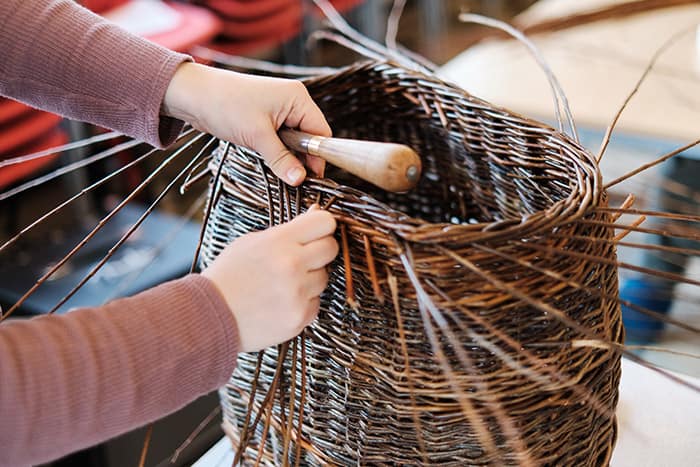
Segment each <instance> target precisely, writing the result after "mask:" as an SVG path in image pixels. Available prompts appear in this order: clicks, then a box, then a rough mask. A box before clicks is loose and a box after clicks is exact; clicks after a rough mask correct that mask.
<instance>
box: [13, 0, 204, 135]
mask: <svg viewBox="0 0 700 467" xmlns="http://www.w3.org/2000/svg"><path fill="white" fill-rule="evenodd" d="M0 57H2V60H0V94H1V95H4V96H7V97H11V98H13V99H17V100H19V101H22V102H25V103H27V104H29V105H32V106H34V107H37V108H40V109H43V110H48V111H50V112H54V113H57V114H60V115H63V116H66V117H68V118H72V119H75V120H81V121H87V122H90V123H94V124H96V125H100V126H103V127H107V128H111V129H114V130H117V131H120V132H122V133H124V134H127V135H129V136H133V137H134V138H136V139H140V140H143V141H146V142H147V143H149V144H151V145H153V146H157V147H164V146H167V145H168V144H170V143H172V142H173V141H174V139H175V138H176V137H177V135H178V134H179V132H180V130H181V129H182V125H183V122H181V121H179V120H176V119H173V118H170V117H166V116H162V115H160V108H161V103H162V101H163V97H164V96H165V91H166V89H167V87H168V84H169V82H170V80H171V78H172V76H173V74H174V73H175V70H176V69H177V67H178V66H179V65H180V64H181V63H182V62H183V61H186V60H190V57H188V56H187V55H182V54H178V53H176V52H173V51H171V50H168V49H165V48H163V47H161V46H159V45H156V44H154V43H152V42H149V41H147V40H145V39H142V38H139V37H137V36H135V35H133V34H130V33H128V32H126V31H124V30H123V29H121V28H120V27H118V26H116V25H114V24H112V23H110V22H108V21H106V20H105V19H103V18H101V17H99V16H97V15H95V14H93V13H92V12H90V11H88V10H87V9H85V8H83V7H81V6H79V5H78V4H76V3H75V2H74V1H72V0H2V1H0Z"/></svg>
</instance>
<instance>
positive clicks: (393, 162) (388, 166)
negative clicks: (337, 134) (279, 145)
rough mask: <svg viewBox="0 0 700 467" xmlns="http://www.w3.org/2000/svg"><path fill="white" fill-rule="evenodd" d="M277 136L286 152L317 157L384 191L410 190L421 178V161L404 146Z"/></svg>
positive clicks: (292, 133)
mask: <svg viewBox="0 0 700 467" xmlns="http://www.w3.org/2000/svg"><path fill="white" fill-rule="evenodd" d="M279 135H280V138H281V139H282V141H283V142H284V144H286V145H287V146H288V147H289V148H291V149H293V150H295V151H300V152H305V153H307V154H311V155H312V156H318V157H320V158H322V159H324V160H326V161H327V162H330V163H331V164H333V165H335V166H336V167H340V168H341V169H344V170H347V171H348V172H350V173H351V174H353V175H356V176H358V177H360V178H362V179H363V180H366V181H368V182H370V183H372V184H374V185H376V186H378V187H379V188H383V189H385V190H387V191H393V192H401V191H407V190H410V189H411V188H413V187H415V186H416V184H417V183H418V179H419V178H420V173H421V161H420V157H418V154H416V153H415V151H413V149H411V148H409V147H408V146H404V145H403V144H395V143H380V142H374V141H360V140H356V139H344V138H326V137H323V136H315V135H310V134H308V133H303V132H301V131H296V130H289V129H282V130H280V131H279Z"/></svg>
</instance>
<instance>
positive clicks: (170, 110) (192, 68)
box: [161, 62, 206, 123]
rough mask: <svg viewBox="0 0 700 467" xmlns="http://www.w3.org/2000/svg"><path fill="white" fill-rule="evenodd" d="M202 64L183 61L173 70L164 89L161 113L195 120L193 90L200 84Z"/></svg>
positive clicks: (181, 118) (186, 119) (195, 100)
mask: <svg viewBox="0 0 700 467" xmlns="http://www.w3.org/2000/svg"><path fill="white" fill-rule="evenodd" d="M205 69H206V67H205V66H204V65H199V64H197V63H192V62H183V63H182V64H180V66H179V67H178V68H177V69H176V70H175V73H174V74H173V77H172V78H171V80H170V83H169V84H168V88H167V89H166V91H165V96H164V98H163V103H162V104H161V114H162V115H166V116H168V117H174V118H177V119H179V120H184V121H186V122H189V123H193V122H195V121H196V119H197V116H196V111H195V108H194V103H196V102H197V99H196V97H195V92H196V90H197V89H199V88H200V86H202V84H201V83H202V80H203V76H204V75H203V71H204V70H205Z"/></svg>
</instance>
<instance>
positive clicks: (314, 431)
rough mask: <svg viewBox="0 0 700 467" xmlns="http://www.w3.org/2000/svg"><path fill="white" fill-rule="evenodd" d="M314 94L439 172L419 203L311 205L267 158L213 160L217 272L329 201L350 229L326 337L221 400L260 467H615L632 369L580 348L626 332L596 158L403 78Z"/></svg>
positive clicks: (318, 196)
mask: <svg viewBox="0 0 700 467" xmlns="http://www.w3.org/2000/svg"><path fill="white" fill-rule="evenodd" d="M307 84H308V87H309V90H310V92H311V94H312V96H313V97H314V98H315V99H316V101H317V102H318V103H319V105H320V106H321V108H322V109H323V111H324V112H325V114H326V116H327V117H328V118H329V122H330V123H331V126H332V127H333V130H334V133H335V135H336V136H343V137H353V138H361V139H370V140H380V141H392V142H399V143H404V144H408V145H409V146H411V147H413V148H415V149H416V151H417V152H418V153H419V154H420V155H421V157H422V160H423V165H424V172H423V177H422V180H421V182H420V184H419V186H418V187H417V188H416V189H415V190H413V191H411V192H409V193H406V194H390V193H386V192H382V191H381V190H379V189H376V188H373V187H371V186H368V185H366V184H363V183H362V182H360V181H358V180H354V179H352V178H350V177H349V176H346V175H344V174H340V173H333V172H332V171H331V172H329V173H328V174H327V175H328V178H326V179H322V180H320V179H311V180H308V181H307V182H305V183H304V184H303V186H302V187H301V188H300V189H294V188H289V187H287V186H285V185H283V184H281V183H280V181H279V180H278V179H277V178H276V177H275V176H274V175H272V173H271V172H270V171H269V169H267V168H266V167H264V165H263V163H262V161H261V159H260V158H259V157H258V156H257V155H256V154H255V153H253V152H251V151H249V150H246V149H244V148H240V147H230V148H229V149H228V152H227V156H228V157H227V158H226V160H225V161H224V162H223V163H222V162H221V156H222V154H223V152H224V150H225V148H227V147H226V146H223V145H222V146H220V148H219V150H218V151H217V153H216V154H215V156H216V157H215V158H214V159H213V162H212V164H211V168H212V172H213V173H214V174H216V173H217V171H218V169H219V167H221V174H220V177H215V178H214V180H215V181H216V183H214V184H213V190H214V193H215V194H214V195H213V198H212V199H213V200H214V202H213V204H212V210H211V216H210V218H209V219H208V223H207V227H206V232H205V238H204V246H203V250H202V262H203V264H204V265H206V264H209V263H210V262H211V261H212V259H213V258H214V257H215V256H216V255H217V253H218V252H219V251H221V249H222V248H223V247H224V246H225V245H226V244H227V243H228V242H230V241H231V240H232V239H234V238H236V237H238V236H240V235H243V234H245V233H248V232H251V231H255V230H260V229H264V228H266V227H267V226H268V225H272V224H277V223H280V222H284V221H287V220H289V219H290V218H292V217H294V216H295V215H296V214H298V213H299V212H302V211H304V210H306V209H307V208H308V207H309V206H310V205H311V204H312V203H314V202H319V203H320V204H321V205H322V206H324V207H325V208H326V209H328V210H329V211H330V212H332V213H333V214H334V215H335V216H336V218H337V219H338V222H339V226H340V228H339V230H338V238H339V240H340V241H341V254H340V255H339V258H338V259H337V260H336V262H335V263H334V264H333V267H332V271H331V278H330V285H329V287H328V289H327V291H326V292H325V294H324V295H323V297H322V305H321V312H320V315H319V318H318V319H317V320H316V321H315V322H314V323H313V324H312V325H311V326H310V327H309V328H308V329H307V330H306V331H305V332H304V333H303V334H302V336H300V337H299V338H297V339H296V340H295V341H294V342H293V343H291V344H289V345H284V346H280V347H279V348H276V349H269V350H268V351H266V352H264V353H263V354H261V355H251V354H245V355H240V356H239V361H238V368H237V370H236V371H235V373H234V375H233V376H232V378H231V380H230V383H229V384H228V385H227V386H226V387H225V388H223V389H222V390H221V397H222V406H223V409H224V426H225V428H226V430H227V433H228V434H229V436H230V437H231V439H232V440H233V443H234V446H239V444H240V440H241V437H243V438H244V441H245V442H244V443H243V444H245V446H246V450H245V455H244V463H245V464H250V465H253V464H254V463H255V461H256V457H258V460H259V461H260V462H261V464H262V465H285V464H286V463H287V462H288V463H289V464H292V465H294V464H297V463H300V464H303V465H307V464H308V465H348V466H349V465H427V464H431V465H454V466H466V465H552V466H586V465H607V464H608V462H609V459H610V455H611V451H612V448H613V445H614V442H615V434H616V426H615V419H614V410H615V405H616V403H617V397H618V392H617V387H618V382H619V377H620V357H619V352H616V351H613V350H611V347H610V346H607V347H606V345H599V346H596V345H593V346H591V345H579V344H581V343H584V342H603V343H604V342H613V343H620V342H621V341H622V332H623V331H622V326H621V320H620V315H619V307H618V304H617V302H616V300H615V298H614V297H616V296H617V269H616V266H615V261H616V257H615V247H614V242H611V241H610V240H611V239H612V238H613V232H612V229H611V228H610V224H608V223H609V222H612V221H613V220H614V218H613V217H612V216H611V215H610V214H606V213H605V212H602V211H597V209H596V208H599V207H603V206H605V205H606V197H605V194H604V192H603V191H602V189H601V183H600V173H599V171H598V167H597V164H596V162H595V159H594V158H593V157H592V156H591V155H590V154H588V153H587V152H586V151H585V150H583V149H582V148H581V147H580V146H578V145H577V144H576V143H575V142H573V141H571V140H570V139H569V138H568V137H566V136H565V135H562V134H561V133H559V132H557V131H555V130H553V129H551V128H549V127H547V126H545V125H543V124H540V123H537V122H534V121H532V120H529V119H527V118H524V117H521V116H518V115H514V114H512V113H510V112H508V111H506V110H503V109H499V108H496V107H494V106H492V105H490V104H488V103H486V102H484V101H481V100H479V99H476V98H474V97H472V96H470V95H468V94H467V93H466V92H464V91H463V90H461V89H459V88H457V87H455V86H451V85H449V84H447V83H444V82H442V81H440V80H439V79H437V78H436V77H434V76H427V75H424V74H421V73H419V72H416V71H412V70H408V69H406V68H403V67H401V66H398V65H396V64H393V63H387V62H368V63H363V64H357V65H354V66H352V67H349V68H347V69H343V70H341V71H339V72H337V73H334V74H332V75H328V76H323V77H316V78H313V79H311V80H309V81H308V82H307ZM332 180H335V181H332ZM339 181H342V183H343V184H342V185H341V184H338V183H336V182H339ZM351 187H352V188H351ZM598 221H603V222H598ZM601 239H602V240H604V241H597V240H601ZM270 286H271V287H274V286H275V285H274V284H270ZM613 347H614V346H613ZM251 394H252V399H253V401H252V402H251ZM292 394H293V397H290V395H292ZM269 407H271V409H268V408H269ZM290 414H292V415H290ZM256 419H257V420H256ZM256 421H257V423H255V422H256ZM246 427H253V428H252V429H250V430H247V429H246Z"/></svg>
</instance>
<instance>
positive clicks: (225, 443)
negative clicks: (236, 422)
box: [194, 359, 700, 467]
mask: <svg viewBox="0 0 700 467" xmlns="http://www.w3.org/2000/svg"><path fill="white" fill-rule="evenodd" d="M685 379H686V380H687V381H689V382H691V383H693V384H695V385H700V379H697V378H690V377H685ZM669 400H672V401H674V402H675V403H674V404H672V405H669V403H668V402H669ZM617 417H618V426H619V429H620V431H619V437H618V441H617V444H616V446H615V451H614V452H613V459H612V463H611V465H612V467H682V466H696V465H700V442H699V440H700V395H698V394H697V393H695V392H693V391H691V390H690V389H688V388H685V387H683V386H680V385H679V384H677V383H674V382H672V381H669V380H668V379H666V378H664V377H663V376H661V375H659V374H658V373H655V372H653V371H651V370H649V369H646V368H644V367H641V366H639V365H637V364H636V363H632V362H630V361H628V360H626V359H623V360H622V382H621V384H620V402H619V404H618V408H617ZM232 462H233V451H232V449H231V444H230V442H229V440H228V438H222V439H221V441H219V442H218V443H217V444H216V445H215V446H214V447H212V448H211V449H210V450H209V451H208V452H207V453H206V454H205V455H204V456H202V458H201V459H200V460H199V461H198V462H197V463H195V464H194V467H224V466H230V465H231V463H232Z"/></svg>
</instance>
